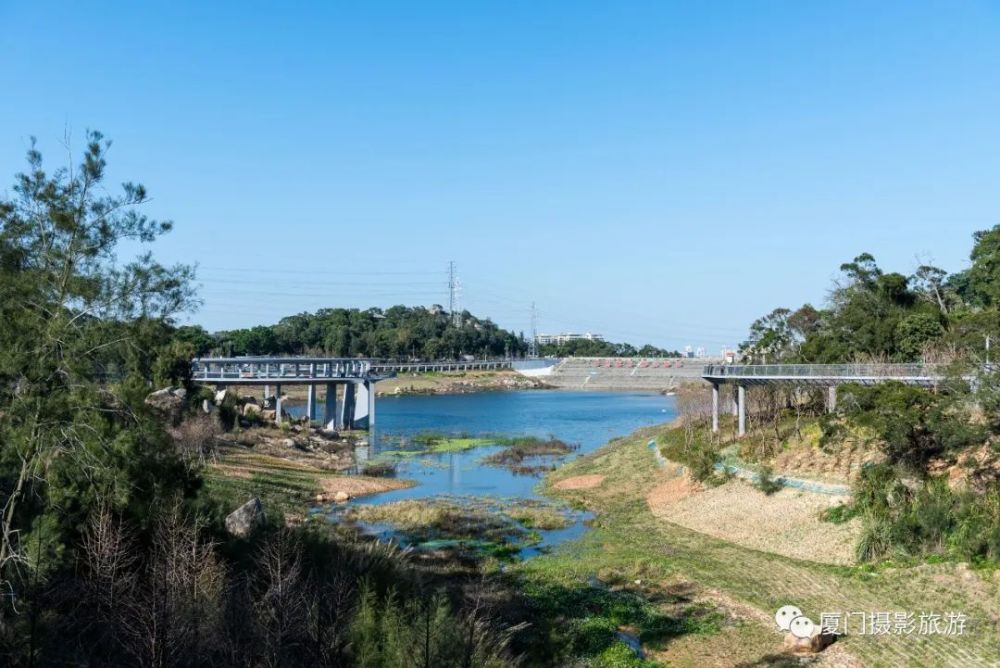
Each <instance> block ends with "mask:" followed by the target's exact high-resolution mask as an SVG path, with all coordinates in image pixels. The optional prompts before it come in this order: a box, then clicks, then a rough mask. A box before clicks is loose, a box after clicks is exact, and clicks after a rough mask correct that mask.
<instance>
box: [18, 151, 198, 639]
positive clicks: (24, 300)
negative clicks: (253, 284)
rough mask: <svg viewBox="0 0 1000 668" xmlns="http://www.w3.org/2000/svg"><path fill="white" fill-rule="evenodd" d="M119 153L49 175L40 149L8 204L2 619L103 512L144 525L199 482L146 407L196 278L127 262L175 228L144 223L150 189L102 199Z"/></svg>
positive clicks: (145, 259)
mask: <svg viewBox="0 0 1000 668" xmlns="http://www.w3.org/2000/svg"><path fill="white" fill-rule="evenodd" d="M109 146H110V143H109V142H107V141H105V140H104V139H103V137H102V136H101V135H100V134H99V133H96V132H90V133H88V134H87V145H86V149H85V150H84V152H83V156H82V159H81V161H80V163H79V164H78V165H71V166H70V167H68V168H65V169H58V170H56V171H55V172H53V173H51V174H49V173H47V172H46V171H45V170H44V168H43V163H42V156H41V154H40V153H39V152H38V151H37V150H36V148H35V144H34V142H32V146H31V148H30V150H29V151H28V167H29V169H28V171H27V172H26V173H24V174H19V175H17V177H16V180H15V184H14V188H13V197H12V198H10V199H8V200H0V321H2V322H3V323H4V326H3V327H0V444H2V447H0V499H3V507H2V510H0V580H2V581H3V582H2V584H3V589H4V590H6V591H7V592H8V593H9V592H10V591H11V590H13V592H14V594H15V596H14V598H13V599H12V598H11V597H10V596H4V597H3V598H2V603H0V615H2V616H9V615H10V614H12V612H13V610H14V608H13V607H12V605H11V602H12V600H17V597H18V593H19V592H20V591H21V590H22V589H24V588H25V587H26V586H27V585H26V583H27V582H29V581H36V580H37V578H40V577H42V578H43V577H44V576H45V574H46V573H47V572H49V571H51V570H52V569H54V568H57V567H58V566H60V565H61V564H60V558H61V556H60V555H61V554H62V553H63V550H64V549H65V548H66V546H67V545H71V544H72V543H73V542H74V541H75V540H76V538H75V537H76V536H77V535H78V534H77V532H78V531H79V529H80V527H81V526H83V525H84V524H85V523H86V522H85V520H86V517H87V516H88V514H89V513H90V512H91V511H92V509H93V508H94V507H95V506H96V505H97V504H106V505H108V506H110V507H112V508H114V509H115V510H117V511H119V512H121V513H124V514H126V515H133V516H136V517H139V516H148V515H150V514H152V513H151V512H150V511H151V510H152V509H154V508H155V507H156V505H157V504H158V503H159V502H160V501H161V500H162V498H163V495H164V494H169V493H171V490H178V489H183V488H185V487H187V486H189V485H191V484H193V481H192V480H190V479H188V478H187V473H186V469H185V468H184V466H183V465H182V463H181V461H180V459H179V458H178V457H177V456H176V453H174V451H173V449H172V447H171V442H170V441H169V439H168V438H167V437H166V435H165V433H164V431H163V429H162V427H161V425H160V421H159V420H158V419H156V417H155V416H153V415H152V414H151V412H150V409H148V408H147V407H146V406H145V405H144V403H143V400H144V398H145V395H146V394H147V393H148V387H149V383H150V381H151V375H152V368H153V366H154V364H153V362H154V359H155V355H156V352H157V350H158V349H159V348H160V347H161V346H163V345H165V344H167V342H168V341H169V332H170V326H169V325H170V319H171V317H172V316H173V315H174V314H176V313H177V312H179V311H181V310H184V309H186V308H189V307H190V306H192V305H193V303H194V296H193V291H192V288H191V278H192V270H191V269H190V268H188V267H185V266H174V267H165V266H163V265H160V264H158V263H157V262H155V261H154V260H153V258H152V256H151V255H150V254H149V253H143V254H141V255H139V256H138V257H137V258H136V259H135V260H133V261H131V262H126V263H124V264H121V263H120V262H119V258H118V257H117V253H118V252H119V250H120V248H119V247H120V244H121V243H122V242H125V241H131V242H138V243H141V244H148V243H150V242H153V241H154V240H155V239H156V238H158V237H159V236H160V235H162V234H164V233H165V232H167V231H168V230H170V227H171V224H170V223H169V222H159V221H155V220H152V219H150V218H148V217H146V216H145V215H144V214H143V213H142V212H141V206H142V205H143V204H144V203H145V202H146V201H147V199H148V197H147V193H146V190H145V188H144V187H143V186H141V185H138V184H134V183H125V184H124V185H123V186H122V192H121V194H120V195H108V194H106V190H105V185H104V180H105V157H106V153H107V150H108V147H109ZM28 546H31V550H30V551H29V550H26V549H25V548H26V547H28ZM29 574H30V576H31V579H30V580H29V579H28V575H29ZM3 626H4V624H3V617H0V628H2V627H3Z"/></svg>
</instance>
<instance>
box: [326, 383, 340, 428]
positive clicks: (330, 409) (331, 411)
mask: <svg viewBox="0 0 1000 668" xmlns="http://www.w3.org/2000/svg"><path fill="white" fill-rule="evenodd" d="M323 403H324V406H323V426H324V427H326V428H327V429H337V428H338V427H337V384H336V383H327V384H326V396H325V397H324V398H323Z"/></svg>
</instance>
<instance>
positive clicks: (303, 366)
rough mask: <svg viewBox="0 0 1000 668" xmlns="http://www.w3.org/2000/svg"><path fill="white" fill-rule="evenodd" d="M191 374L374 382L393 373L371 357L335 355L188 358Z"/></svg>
mask: <svg viewBox="0 0 1000 668" xmlns="http://www.w3.org/2000/svg"><path fill="white" fill-rule="evenodd" d="M191 375H192V377H193V378H194V379H195V380H199V381H201V382H203V383H216V384H220V385H275V384H278V383H282V384H289V385H296V384H298V385H315V384H321V383H336V382H356V383H359V382H368V381H371V382H376V381H379V380H385V379H386V378H392V377H393V376H394V375H395V373H394V372H393V371H391V370H389V369H387V368H385V367H384V366H381V365H375V364H373V362H372V361H371V360H363V359H354V358H337V357H204V358H199V359H196V360H194V361H193V362H191Z"/></svg>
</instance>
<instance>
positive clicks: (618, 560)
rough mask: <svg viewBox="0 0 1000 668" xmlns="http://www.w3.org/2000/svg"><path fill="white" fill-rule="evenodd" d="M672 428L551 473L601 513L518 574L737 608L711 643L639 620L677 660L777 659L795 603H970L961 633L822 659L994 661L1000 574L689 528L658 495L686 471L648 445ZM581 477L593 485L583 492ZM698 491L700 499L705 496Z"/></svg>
mask: <svg viewBox="0 0 1000 668" xmlns="http://www.w3.org/2000/svg"><path fill="white" fill-rule="evenodd" d="M670 430H671V428H670V427H669V426H666V425H664V426H660V427H653V428H648V429H642V430H639V431H637V432H635V433H633V434H632V435H630V436H629V437H628V438H625V439H621V440H618V441H615V442H613V443H611V444H609V445H608V446H606V447H604V448H601V449H600V450H598V451H596V452H594V453H592V454H589V455H586V456H584V457H581V458H580V459H577V460H574V461H571V462H568V463H566V464H565V465H563V466H562V467H560V468H559V469H558V470H557V471H555V472H554V473H552V474H550V475H549V476H548V477H547V478H546V481H545V487H544V489H545V492H546V494H550V495H552V496H554V497H556V498H560V499H563V500H566V501H567V502H570V503H574V504H579V505H580V506H581V507H585V508H587V509H588V510H590V511H592V512H594V513H595V519H594V520H593V522H592V523H591V529H590V531H588V532H587V533H586V534H585V535H583V536H582V537H581V538H580V539H579V540H577V541H574V543H573V544H572V546H566V548H565V549H557V550H554V551H553V552H552V553H551V554H548V555H543V556H540V557H539V558H537V559H532V560H530V561H527V562H524V563H523V564H520V565H519V566H518V569H517V570H518V572H519V573H520V574H521V575H522V576H523V577H524V578H525V579H526V580H527V581H541V582H547V583H552V582H560V583H564V584H565V585H566V586H572V585H574V584H578V583H581V582H586V581H588V579H590V578H593V577H597V578H599V579H601V580H602V581H605V580H613V581H615V582H619V583H635V585H634V589H635V590H636V591H640V592H643V595H644V596H646V597H647V598H648V597H653V596H658V595H666V594H669V593H670V592H675V593H676V592H677V591H685V592H687V594H686V595H688V596H692V597H694V598H698V597H704V598H706V599H708V600H710V601H715V602H716V604H717V605H718V606H719V607H720V608H721V609H723V610H727V611H728V614H730V616H731V617H730V618H731V619H732V620H734V621H733V623H732V624H731V625H729V626H725V625H724V627H723V628H722V629H721V630H720V631H719V633H718V634H717V635H716V636H714V637H713V638H712V639H711V640H705V639H699V638H693V637H688V638H685V639H680V640H677V641H672V642H670V643H667V644H665V645H662V646H657V645H656V643H655V633H648V632H645V630H644V629H643V628H642V627H640V633H639V636H640V638H641V639H643V642H644V646H646V644H647V638H648V654H649V656H651V657H653V658H655V659H656V660H658V661H664V662H667V663H669V665H671V666H685V665H687V666H704V665H718V666H732V665H747V666H751V665H753V666H756V665H772V664H773V662H774V661H775V660H776V659H775V658H774V657H778V656H780V655H781V651H782V648H781V641H782V635H781V634H779V633H777V632H776V630H775V627H774V622H773V619H772V615H773V614H774V611H775V610H777V609H778V608H779V607H781V606H783V605H789V604H794V605H796V606H798V607H799V608H801V610H802V611H803V612H804V613H805V614H806V615H808V616H809V617H811V618H812V619H814V620H816V621H818V620H819V618H820V615H821V614H822V613H825V612H831V613H835V612H841V613H842V614H843V613H847V612H849V611H866V612H877V611H904V612H905V611H908V612H913V613H915V614H916V615H917V616H919V615H920V614H921V612H927V613H931V612H933V613H935V614H943V612H946V611H960V612H962V613H963V614H965V615H966V616H967V617H968V618H969V619H970V620H972V619H975V620H977V622H976V631H975V632H967V633H966V634H965V635H962V636H955V635H951V636H949V635H944V634H927V635H922V636H920V637H919V641H917V640H918V639H917V638H916V637H914V636H908V635H906V634H885V635H875V636H872V635H861V634H853V635H849V636H845V637H843V638H841V639H840V641H838V642H837V643H835V644H834V645H833V646H832V647H830V648H828V649H827V650H825V651H824V652H823V653H822V654H820V655H819V658H818V663H815V664H813V665H830V666H832V665H842V666H860V665H872V666H883V665H884V666H890V665H892V666H895V665H940V666H977V665H980V666H987V665H995V664H993V663H992V662H993V660H994V659H995V658H996V656H998V653H997V650H998V648H1000V641H998V634H997V629H996V618H995V613H996V610H997V609H1000V577H998V576H997V574H996V572H991V571H976V570H973V569H970V568H969V566H968V565H965V564H959V563H933V564H931V563H927V564H918V565H911V566H906V565H901V564H886V565H883V566H875V567H873V566H835V565H829V564H824V563H819V562H815V561H810V560H807V559H802V558H790V557H785V556H782V555H780V554H777V553H775V552H773V551H762V550H761V549H760V548H759V547H758V548H756V549H755V548H753V547H744V546H742V545H739V544H737V543H735V542H732V541H730V540H723V539H720V538H718V537H717V536H713V535H709V533H706V532H704V531H697V530H692V529H690V528H687V527H685V526H681V524H679V523H678V522H680V521H685V519H684V516H678V517H675V516H674V515H673V513H672V512H671V510H670V509H669V507H668V506H664V505H659V506H658V505H657V504H656V503H655V502H651V497H652V498H655V494H656V492H657V490H658V489H659V488H661V487H662V486H663V485H664V484H669V483H670V482H671V480H672V479H674V477H675V475H674V473H673V472H672V471H671V470H670V467H663V466H659V465H657V463H656V457H655V453H654V452H653V451H652V450H651V449H650V447H649V442H650V441H651V440H652V441H654V442H655V441H657V440H658V439H662V438H663V437H664V436H665V434H667V433H668V432H670ZM584 476H586V478H583V477H584ZM581 480H584V481H586V482H587V484H580V487H582V488H578V489H573V487H574V486H577V484H579V481H581ZM574 483H576V484H574ZM731 484H732V485H735V486H737V487H738V488H739V489H738V493H739V494H740V495H743V506H742V509H743V511H745V510H746V509H747V508H748V507H749V506H750V505H753V504H759V503H762V502H763V501H764V500H765V499H767V496H766V495H765V494H764V493H763V492H759V491H756V490H747V489H746V484H745V483H744V482H742V481H738V480H737V481H731V482H727V483H724V484H723V486H722V487H725V486H727V485H731ZM717 489H718V488H717ZM800 493H801V494H806V493H805V492H800ZM694 494H698V492H694ZM747 495H750V496H747ZM754 495H755V496H754ZM688 498H692V503H694V505H697V504H698V501H697V497H690V496H689V497H688ZM743 511H741V510H740V509H739V508H736V509H732V512H731V513H730V515H729V516H728V517H718V518H716V524H717V525H718V524H721V523H726V522H731V523H733V524H734V525H735V524H739V523H740V522H742V521H743V520H742V517H741V515H742V514H743ZM768 656H770V657H772V659H770V660H768V659H767V657H768ZM781 665H784V664H781ZM789 665H793V664H789ZM794 665H798V664H794Z"/></svg>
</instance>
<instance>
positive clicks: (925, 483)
mask: <svg viewBox="0 0 1000 668" xmlns="http://www.w3.org/2000/svg"><path fill="white" fill-rule="evenodd" d="M973 240H974V243H973V248H972V252H971V254H970V260H971V265H970V267H969V268H968V269H965V270H963V271H960V272H957V273H954V274H948V273H947V272H945V271H944V270H942V269H939V268H937V267H933V266H928V265H925V266H921V267H919V268H917V270H916V271H914V272H913V273H912V274H910V275H904V274H902V273H898V272H885V271H883V270H882V269H881V268H880V267H879V266H878V265H877V263H876V262H875V258H874V257H872V256H871V255H870V254H868V253H863V254H861V255H859V256H858V257H856V258H855V259H854V260H853V261H852V262H848V263H845V264H843V265H842V266H841V267H840V269H841V272H842V277H841V278H840V279H839V280H838V281H837V282H836V284H835V285H834V288H833V290H832V291H831V294H830V298H829V303H828V304H827V305H826V306H825V307H824V308H820V309H817V308H814V307H813V306H811V305H809V304H806V305H804V306H802V307H800V308H798V309H796V310H794V311H792V310H790V309H785V308H779V309H775V310H774V311H772V312H771V313H769V314H767V315H765V316H764V317H762V318H760V319H758V320H757V321H755V322H754V323H753V324H752V325H751V328H750V336H749V337H748V338H747V340H746V341H745V342H744V343H743V345H742V346H741V352H742V354H743V359H744V361H746V362H750V363H780V362H789V363H795V362H801V363H845V362H925V363H939V364H942V365H943V366H941V367H938V368H939V369H945V370H946V371H945V372H944V373H945V374H946V376H947V380H946V381H944V382H942V383H940V384H939V386H938V387H937V388H934V389H933V390H931V389H926V388H921V387H915V386H908V385H904V384H902V383H898V382H886V383H883V384H879V385H874V386H870V387H863V386H850V385H848V386H842V387H841V388H839V390H838V395H839V397H838V408H837V411H836V412H835V413H834V414H832V415H826V414H823V408H822V402H821V400H820V399H819V398H818V397H817V396H815V395H813V396H811V395H810V393H808V392H802V391H796V392H794V393H792V394H789V393H788V392H786V391H783V390H781V389H778V388H762V389H757V390H754V395H755V396H754V397H753V399H754V401H755V402H756V405H757V406H758V407H763V410H762V411H761V412H762V413H764V414H765V415H766V416H769V417H764V418H763V420H764V422H765V423H770V424H771V425H773V427H774V432H775V433H776V434H777V433H779V425H780V424H781V421H782V420H783V419H786V415H787V412H788V409H786V408H785V406H788V405H794V406H795V413H796V424H798V419H799V416H800V415H801V413H802V410H803V409H805V410H806V411H811V413H812V414H813V415H816V416H819V422H820V426H821V429H822V440H821V443H820V445H821V447H823V448H824V449H826V450H828V451H832V450H835V449H837V448H840V447H844V446H845V444H846V443H848V442H849V441H854V442H856V441H857V440H858V439H864V440H866V441H868V440H870V442H871V443H873V444H874V445H876V446H877V448H878V450H879V457H878V459H877V460H876V461H875V462H872V463H870V464H869V465H867V466H866V467H865V468H864V469H863V470H862V472H861V475H860V478H859V479H858V481H857V482H856V485H855V490H854V500H853V502H852V503H851V505H850V506H849V507H847V508H846V509H845V510H844V511H842V512H840V513H839V514H837V515H836V516H835V517H833V519H835V520H836V521H843V520H846V519H849V518H851V517H855V516H857V517H861V518H862V521H863V526H864V532H863V535H862V539H861V542H860V544H859V545H858V556H859V557H860V558H861V559H863V560H873V559H881V558H886V557H891V556H899V555H928V554H934V555H951V556H954V557H956V558H961V559H969V560H984V559H985V560H994V561H995V560H998V559H1000V446H998V443H1000V417H998V416H1000V374H998V372H997V371H996V370H995V368H993V367H990V366H986V365H985V364H984V362H985V361H986V360H987V359H988V348H987V346H988V342H989V341H990V340H991V339H992V340H993V341H995V340H996V337H997V335H998V333H1000V226H997V227H994V228H992V229H990V230H984V231H981V232H976V233H975V234H974V235H973ZM803 399H805V400H806V401H807V403H806V404H805V405H804V406H803V405H802V403H801V402H802V401H803ZM751 440H752V439H751ZM773 445H774V444H773V443H772V444H770V445H768V446H767V447H768V448H771V447H772V446H773ZM765 449H767V448H765ZM707 461H709V466H708V468H706V469H705V470H706V471H709V472H711V466H710V464H711V461H712V456H711V454H709V456H708V460H707Z"/></svg>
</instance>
